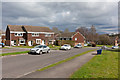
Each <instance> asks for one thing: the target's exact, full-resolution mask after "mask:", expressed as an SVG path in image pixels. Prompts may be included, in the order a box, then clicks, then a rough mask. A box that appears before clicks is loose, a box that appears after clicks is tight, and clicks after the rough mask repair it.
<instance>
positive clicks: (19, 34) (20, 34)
mask: <svg viewBox="0 0 120 80" xmlns="http://www.w3.org/2000/svg"><path fill="white" fill-rule="evenodd" d="M15 36H23V33H15Z"/></svg>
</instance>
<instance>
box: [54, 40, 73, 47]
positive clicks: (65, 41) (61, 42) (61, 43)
mask: <svg viewBox="0 0 120 80" xmlns="http://www.w3.org/2000/svg"><path fill="white" fill-rule="evenodd" d="M56 44H57V45H58V46H60V45H64V44H70V45H71V46H74V44H75V42H74V41H71V40H57V41H56Z"/></svg>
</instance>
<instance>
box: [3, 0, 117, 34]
mask: <svg viewBox="0 0 120 80" xmlns="http://www.w3.org/2000/svg"><path fill="white" fill-rule="evenodd" d="M8 24H9V25H33V26H45V27H50V28H51V29H52V27H58V29H59V30H62V31H64V29H66V28H68V29H69V30H70V31H71V32H74V31H75V29H76V28H78V27H86V28H90V27H91V26H92V25H94V26H95V28H96V30H97V32H98V33H100V34H103V33H116V32H117V31H118V3H117V2H2V28H3V30H4V31H5V29H6V27H7V25H8Z"/></svg>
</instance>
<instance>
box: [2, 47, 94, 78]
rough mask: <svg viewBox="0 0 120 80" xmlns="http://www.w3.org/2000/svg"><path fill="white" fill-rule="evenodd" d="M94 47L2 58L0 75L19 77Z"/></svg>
mask: <svg viewBox="0 0 120 80" xmlns="http://www.w3.org/2000/svg"><path fill="white" fill-rule="evenodd" d="M91 49H96V48H82V49H71V50H69V51H61V50H55V51H51V53H49V54H42V55H28V54H22V55H16V56H10V57H3V58H2V77H3V78H19V77H22V76H24V75H25V74H28V73H31V72H33V71H35V70H37V69H40V68H43V67H45V66H48V65H50V64H53V63H55V62H58V61H61V60H63V59H66V58H68V57H71V56H74V55H76V54H79V53H82V52H85V51H87V50H91Z"/></svg>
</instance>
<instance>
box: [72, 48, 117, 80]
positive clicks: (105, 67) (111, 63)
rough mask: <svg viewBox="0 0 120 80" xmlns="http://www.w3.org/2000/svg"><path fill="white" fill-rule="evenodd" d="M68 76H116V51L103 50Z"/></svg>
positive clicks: (73, 77)
mask: <svg viewBox="0 0 120 80" xmlns="http://www.w3.org/2000/svg"><path fill="white" fill-rule="evenodd" d="M70 78H72V79H75V78H118V52H116V51H107V50H104V51H103V53H102V55H96V56H95V57H94V58H92V59H91V60H90V61H89V62H88V63H86V64H85V65H83V66H82V67H81V68H80V69H78V70H77V71H76V72H74V73H73V74H72V75H71V76H70ZM72 79H71V80H72Z"/></svg>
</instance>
